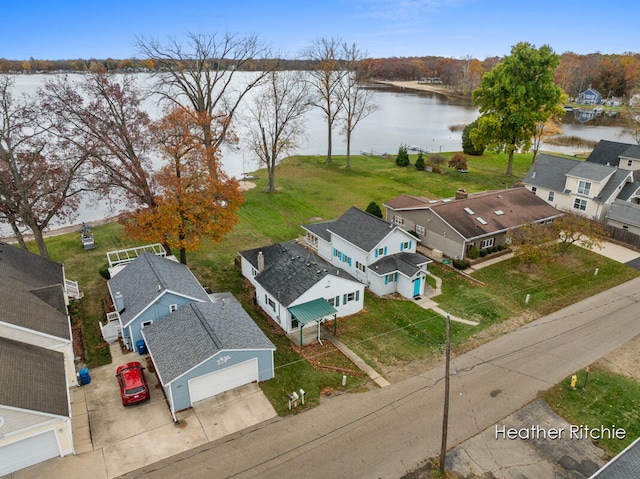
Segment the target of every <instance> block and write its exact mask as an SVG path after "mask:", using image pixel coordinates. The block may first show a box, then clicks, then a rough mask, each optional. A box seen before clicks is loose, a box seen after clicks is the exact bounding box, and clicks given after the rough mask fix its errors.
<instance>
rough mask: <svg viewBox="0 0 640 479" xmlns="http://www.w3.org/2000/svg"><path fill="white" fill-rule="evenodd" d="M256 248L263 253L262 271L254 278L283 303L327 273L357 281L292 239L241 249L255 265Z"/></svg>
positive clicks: (294, 297)
mask: <svg viewBox="0 0 640 479" xmlns="http://www.w3.org/2000/svg"><path fill="white" fill-rule="evenodd" d="M259 252H262V254H263V256H264V271H262V273H259V274H258V275H257V276H256V277H255V280H256V281H258V282H259V283H260V284H261V285H262V287H263V288H264V289H265V290H266V291H268V292H269V294H271V295H272V296H273V297H274V298H276V299H277V300H278V301H279V302H280V304H282V305H284V306H285V307H286V306H289V305H290V304H291V303H293V302H294V301H295V300H296V299H298V298H299V297H300V296H301V295H302V294H304V293H305V292H307V291H308V290H309V289H310V288H311V287H312V286H313V285H315V284H316V283H318V281H320V280H321V279H322V278H324V277H325V276H327V275H333V276H340V277H343V278H346V279H349V280H351V281H355V282H357V280H356V279H355V278H353V276H351V275H350V274H348V273H346V272H344V271H342V270H340V269H339V268H336V267H335V266H332V265H331V264H329V263H328V262H326V261H325V260H323V259H322V258H320V257H319V256H318V255H316V254H314V253H313V252H312V251H310V250H308V249H306V248H304V247H303V246H302V245H300V244H298V243H296V242H295V241H288V242H286V243H276V244H274V245H269V246H265V247H262V248H254V249H250V250H245V251H241V252H240V255H241V256H242V257H243V258H244V259H246V260H247V261H248V262H249V263H250V264H251V265H252V266H253V267H254V268H255V269H258V253H259Z"/></svg>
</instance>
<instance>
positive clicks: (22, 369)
mask: <svg viewBox="0 0 640 479" xmlns="http://www.w3.org/2000/svg"><path fill="white" fill-rule="evenodd" d="M0 371H2V381H0V405H2V406H7V407H11V408H17V409H22V410H26V411H33V412H39V413H45V414H51V415H55V416H65V417H69V399H68V397H67V378H66V375H65V366H64V355H63V354H62V353H59V352H57V351H53V350H49V349H45V348H41V347H39V346H33V345H31V344H27V343H21V342H19V341H14V340H12V339H7V338H2V337H0Z"/></svg>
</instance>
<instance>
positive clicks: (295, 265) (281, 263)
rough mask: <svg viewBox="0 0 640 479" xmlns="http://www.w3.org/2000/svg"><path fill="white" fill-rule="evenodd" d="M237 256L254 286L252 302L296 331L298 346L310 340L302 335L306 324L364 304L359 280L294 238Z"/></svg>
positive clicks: (315, 323)
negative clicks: (298, 338)
mask: <svg viewBox="0 0 640 479" xmlns="http://www.w3.org/2000/svg"><path fill="white" fill-rule="evenodd" d="M239 255H240V259H241V270H242V275H243V276H244V277H245V278H247V279H248V280H249V281H250V282H251V284H252V285H253V287H254V288H255V297H254V300H255V302H256V304H257V305H258V306H260V307H261V308H262V310H263V311H264V312H265V313H266V314H267V315H269V317H271V319H273V320H274V322H275V323H276V324H277V325H278V326H280V327H281V328H282V329H283V330H284V331H285V332H286V333H294V332H297V333H298V335H296V339H297V337H298V336H299V337H300V343H301V344H303V342H306V341H307V340H309V339H312V338H309V337H307V338H306V339H303V336H302V330H303V328H305V326H306V325H309V327H311V326H319V325H320V324H321V323H323V322H326V321H329V320H332V319H335V318H341V317H345V316H351V315H353V314H356V313H359V312H360V311H362V309H363V307H364V285H363V284H362V283H361V282H359V281H357V280H356V279H355V278H354V277H353V276H351V275H350V274H348V273H346V272H345V271H343V270H342V269H340V268H338V267H336V266H334V265H332V264H331V263H330V262H328V261H325V260H323V259H322V258H320V257H319V256H318V255H316V254H314V252H313V251H310V250H309V249H307V248H305V247H304V246H303V245H302V244H300V243H298V241H296V240H293V241H287V242H283V243H276V244H273V245H268V246H263V247H260V248H253V249H250V250H245V251H241V252H240V253H239ZM292 339H293V338H292ZM313 339H314V340H315V339H317V335H316V336H314V337H313Z"/></svg>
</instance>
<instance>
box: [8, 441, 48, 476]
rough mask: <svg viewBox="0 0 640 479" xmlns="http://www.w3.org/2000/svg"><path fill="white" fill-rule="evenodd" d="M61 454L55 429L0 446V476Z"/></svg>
mask: <svg viewBox="0 0 640 479" xmlns="http://www.w3.org/2000/svg"><path fill="white" fill-rule="evenodd" d="M58 456H60V449H59V448H58V443H57V442H56V436H55V433H54V431H48V432H45V433H44V434H39V435H37V436H33V437H30V438H27V439H23V440H21V441H17V442H14V443H12V444H9V445H8V446H4V447H0V476H4V475H5V474H9V473H11V472H14V471H18V470H20V469H23V468H25V467H29V466H33V465H34V464H38V463H39V462H42V461H46V460H47V459H51V458H53V457H58Z"/></svg>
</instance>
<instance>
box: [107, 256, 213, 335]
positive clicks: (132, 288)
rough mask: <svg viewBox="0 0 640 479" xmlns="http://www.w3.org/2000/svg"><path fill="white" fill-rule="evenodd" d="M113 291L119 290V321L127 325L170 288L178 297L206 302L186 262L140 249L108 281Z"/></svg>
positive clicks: (200, 287)
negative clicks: (139, 252) (121, 298)
mask: <svg viewBox="0 0 640 479" xmlns="http://www.w3.org/2000/svg"><path fill="white" fill-rule="evenodd" d="M109 289H110V290H111V292H112V293H113V294H116V293H118V292H120V293H122V295H123V298H124V306H125V309H124V311H122V312H120V317H121V319H122V323H123V324H124V325H127V324H128V323H129V322H130V321H131V320H133V319H135V317H136V316H138V314H140V313H141V312H142V311H143V310H144V309H145V308H147V307H148V306H149V305H150V304H151V303H153V301H154V300H155V299H156V298H158V296H160V295H162V294H164V293H165V292H167V291H172V292H174V293H176V294H179V295H181V296H185V297H189V298H194V299H196V300H200V301H209V297H208V296H207V293H206V292H205V290H204V288H203V287H202V286H201V285H200V283H198V280H197V279H196V278H195V276H193V273H192V272H191V271H190V270H189V268H187V266H186V265H184V264H182V263H179V262H177V261H173V260H170V259H167V258H164V257H162V256H157V255H155V254H152V253H148V252H144V253H142V254H141V255H140V256H138V257H137V258H136V259H135V260H133V261H132V262H131V263H129V264H128V265H127V266H126V267H125V268H124V269H122V271H120V272H119V273H118V274H116V275H115V276H114V277H113V278H111V279H110V280H109Z"/></svg>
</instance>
